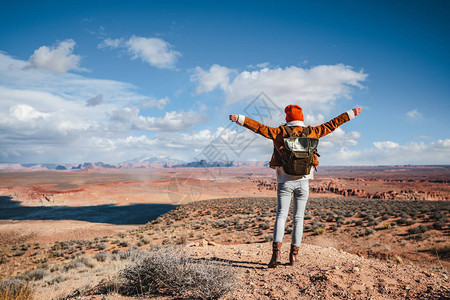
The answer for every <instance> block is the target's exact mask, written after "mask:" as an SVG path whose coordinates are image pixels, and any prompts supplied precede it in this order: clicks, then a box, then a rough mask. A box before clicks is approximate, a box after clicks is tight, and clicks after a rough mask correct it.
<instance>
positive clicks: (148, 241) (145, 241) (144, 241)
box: [141, 236, 152, 245]
mask: <svg viewBox="0 0 450 300" xmlns="http://www.w3.org/2000/svg"><path fill="white" fill-rule="evenodd" d="M141 242H143V243H144V244H146V245H147V244H150V243H151V242H152V239H151V238H150V237H148V236H144V237H143V238H142V239H141Z"/></svg>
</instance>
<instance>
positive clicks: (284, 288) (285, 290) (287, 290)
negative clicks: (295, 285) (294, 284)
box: [281, 286, 289, 293]
mask: <svg viewBox="0 0 450 300" xmlns="http://www.w3.org/2000/svg"><path fill="white" fill-rule="evenodd" d="M281 290H282V291H283V292H285V293H287V292H289V289H288V288H287V287H285V286H283V287H282V288H281Z"/></svg>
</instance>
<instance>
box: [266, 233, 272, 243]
mask: <svg viewBox="0 0 450 300" xmlns="http://www.w3.org/2000/svg"><path fill="white" fill-rule="evenodd" d="M264 241H265V242H271V241H273V235H272V234H267V235H266V236H265V237H264Z"/></svg>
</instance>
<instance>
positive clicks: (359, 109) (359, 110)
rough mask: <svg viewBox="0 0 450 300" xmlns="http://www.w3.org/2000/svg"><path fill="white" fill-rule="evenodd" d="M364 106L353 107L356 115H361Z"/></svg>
mask: <svg viewBox="0 0 450 300" xmlns="http://www.w3.org/2000/svg"><path fill="white" fill-rule="evenodd" d="M361 110H362V108H361V107H357V108H354V109H353V113H354V114H355V116H357V115H359V114H360V113H361Z"/></svg>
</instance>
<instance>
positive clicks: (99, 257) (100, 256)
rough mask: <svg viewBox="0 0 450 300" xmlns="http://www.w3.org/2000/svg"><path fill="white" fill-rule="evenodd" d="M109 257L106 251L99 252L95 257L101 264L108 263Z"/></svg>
mask: <svg viewBox="0 0 450 300" xmlns="http://www.w3.org/2000/svg"><path fill="white" fill-rule="evenodd" d="M108 257H109V254H108V253H106V252H104V251H100V252H97V253H96V254H95V255H94V258H95V259H96V260H97V261H99V262H104V261H106V260H107V259H108Z"/></svg>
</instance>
